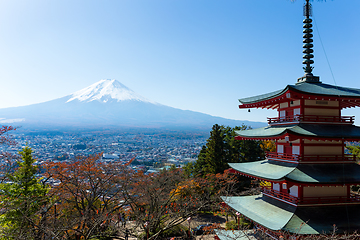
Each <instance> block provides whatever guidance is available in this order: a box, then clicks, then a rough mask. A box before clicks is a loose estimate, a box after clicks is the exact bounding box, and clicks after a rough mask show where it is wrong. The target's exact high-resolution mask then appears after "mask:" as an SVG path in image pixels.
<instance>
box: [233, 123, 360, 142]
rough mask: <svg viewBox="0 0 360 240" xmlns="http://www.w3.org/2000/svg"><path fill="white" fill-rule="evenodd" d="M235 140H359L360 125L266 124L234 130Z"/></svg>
mask: <svg viewBox="0 0 360 240" xmlns="http://www.w3.org/2000/svg"><path fill="white" fill-rule="evenodd" d="M235 132H236V134H237V135H238V136H236V137H235V139H237V140H268V139H283V138H285V137H286V136H289V140H290V141H291V140H295V139H298V138H299V137H301V138H303V139H330V140H337V139H345V140H353V141H355V140H356V141H358V140H360V127H357V126H354V125H332V124H306V123H299V124H290V125H277V126H267V127H263V128H256V129H249V130H240V131H235Z"/></svg>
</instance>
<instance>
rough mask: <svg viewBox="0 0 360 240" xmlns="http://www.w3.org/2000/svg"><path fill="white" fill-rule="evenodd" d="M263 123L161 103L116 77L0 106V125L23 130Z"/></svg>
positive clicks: (196, 127)
mask: <svg viewBox="0 0 360 240" xmlns="http://www.w3.org/2000/svg"><path fill="white" fill-rule="evenodd" d="M215 123H217V124H223V125H229V126H235V125H241V124H242V123H244V124H246V125H251V126H253V127H256V126H264V125H265V123H260V122H259V123H256V122H248V121H237V120H230V119H225V118H220V117H214V116H211V115H207V114H203V113H199V112H194V111H189V110H181V109H177V108H172V107H169V106H165V105H162V104H159V103H156V102H153V101H150V100H147V99H146V98H144V97H142V96H140V95H138V94H137V93H135V92H134V91H132V90H130V89H129V88H127V87H126V86H124V85H123V84H121V83H120V82H118V81H117V80H109V79H107V80H101V81H99V82H97V83H95V84H93V85H91V86H89V87H87V88H84V89H82V90H80V91H77V92H75V93H73V94H71V95H68V96H65V97H62V98H58V99H55V100H51V101H48V102H43V103H38V104H32V105H27V106H22V107H12V108H3V109H0V124H1V125H13V126H21V127H22V129H24V130H60V129H61V130H64V129H77V130H86V129H93V130H101V129H115V128H166V129H174V128H181V129H186V128H189V129H210V128H211V126H212V125H213V124H215Z"/></svg>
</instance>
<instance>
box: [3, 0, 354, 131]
mask: <svg viewBox="0 0 360 240" xmlns="http://www.w3.org/2000/svg"><path fill="white" fill-rule="evenodd" d="M303 3H304V2H303V1H300V0H297V1H295V2H292V1H290V0H275V1H268V0H257V1H245V0H240V1H236V0H229V1H215V0H206V1H205V0H199V1H190V0H182V1H168V0H157V1H145V0H138V1H129V0H127V1H81V0H79V1H43V0H35V1H21V0H19V1H2V2H1V3H0V4H1V5H0V6H1V8H0V32H1V34H2V37H1V38H0V52H1V60H0V61H1V62H0V64H1V71H0V78H1V86H2V89H3V91H2V94H1V96H0V107H1V108H6V107H15V106H23V105H28V104H33V103H39V102H44V101H49V100H52V99H55V98H60V97H63V96H66V95H69V94H72V93H74V92H76V91H78V90H80V89H82V88H84V87H87V86H89V85H91V84H93V83H95V82H97V81H99V80H100V79H107V78H111V79H117V80H118V81H120V82H121V83H123V84H124V85H126V86H128V87H129V88H131V89H132V90H134V91H135V92H137V93H139V94H140V95H141V96H144V97H145V98H147V99H150V100H152V101H155V102H158V103H161V104H165V105H168V106H171V107H176V108H180V109H186V110H193V111H198V112H202V113H207V114H211V115H214V116H220V117H225V118H230V119H238V120H251V121H265V120H266V116H271V115H275V114H276V113H275V112H273V113H270V114H269V112H268V111H261V112H260V111H256V110H251V113H248V112H247V111H246V110H238V107H237V105H238V101H237V99H238V98H243V97H248V96H254V95H258V94H262V93H266V92H270V91H274V90H278V89H282V88H283V87H284V86H285V85H287V84H295V82H296V79H297V78H298V77H301V76H302V75H303V71H302V67H303V66H302V64H301V62H302V19H303V14H302V5H303ZM312 4H313V19H314V50H315V53H314V55H315V59H314V60H315V64H314V67H315V69H314V74H315V75H317V76H320V80H321V81H322V82H324V83H328V84H333V85H336V84H337V85H339V86H347V87H353V88H360V82H359V81H358V79H357V78H358V76H359V68H358V66H359V63H360V46H359V44H358V43H359V42H360V32H359V31H358V26H359V25H360V16H359V14H358V10H359V9H360V2H359V1H349V0H346V1H340V0H334V1H314V2H312ZM319 33H320V36H319ZM320 37H321V38H320ZM320 39H321V40H322V44H323V45H322V44H321V42H320ZM322 46H324V49H325V53H326V55H325V53H324V51H323V48H322ZM326 56H327V58H328V59H326ZM327 60H328V61H327ZM328 62H329V63H330V66H331V70H332V72H333V75H334V78H335V80H334V79H333V77H332V73H331V71H330V69H329V65H328ZM356 113H358V110H357V112H356V111H354V110H345V113H344V115H356ZM355 123H356V124H357V125H359V119H356V122H355Z"/></svg>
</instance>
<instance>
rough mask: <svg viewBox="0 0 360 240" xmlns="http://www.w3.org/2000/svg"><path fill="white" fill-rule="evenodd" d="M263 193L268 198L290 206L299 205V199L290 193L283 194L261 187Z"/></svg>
mask: <svg viewBox="0 0 360 240" xmlns="http://www.w3.org/2000/svg"><path fill="white" fill-rule="evenodd" d="M261 192H262V193H263V194H264V195H265V196H268V197H271V198H275V199H278V200H280V201H283V202H287V203H289V204H290V205H293V206H297V205H298V203H299V198H297V197H294V196H292V195H290V194H288V193H283V192H280V191H276V190H274V189H271V188H270V187H265V186H263V187H261Z"/></svg>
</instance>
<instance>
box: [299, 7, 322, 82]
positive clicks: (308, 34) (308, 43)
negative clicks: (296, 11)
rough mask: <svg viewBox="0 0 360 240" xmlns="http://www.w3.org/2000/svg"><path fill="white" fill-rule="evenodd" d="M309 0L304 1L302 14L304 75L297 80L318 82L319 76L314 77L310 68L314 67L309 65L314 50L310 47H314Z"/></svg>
mask: <svg viewBox="0 0 360 240" xmlns="http://www.w3.org/2000/svg"><path fill="white" fill-rule="evenodd" d="M309 1H310V0H306V3H305V4H304V16H305V19H304V20H303V23H304V25H303V28H304V30H303V33H304V35H303V38H304V39H303V43H304V45H303V48H304V50H303V53H304V55H303V59H304V60H303V62H302V63H303V64H305V67H303V69H304V72H305V74H304V76H303V77H301V78H299V79H298V82H320V81H319V77H316V76H314V75H313V74H312V70H313V69H314V67H312V66H311V64H313V63H314V60H312V58H314V55H313V54H312V53H313V52H314V50H313V49H312V48H313V47H314V45H313V39H312V37H313V36H314V35H313V34H312V32H313V30H312V26H313V25H312V24H311V23H312V19H311V18H310V17H311V15H312V8H311V4H310V2H309Z"/></svg>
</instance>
